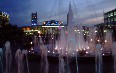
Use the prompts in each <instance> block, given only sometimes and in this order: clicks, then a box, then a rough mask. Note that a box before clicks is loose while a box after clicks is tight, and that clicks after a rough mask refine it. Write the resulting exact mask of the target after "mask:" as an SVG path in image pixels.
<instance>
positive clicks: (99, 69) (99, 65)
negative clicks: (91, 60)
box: [95, 44, 103, 73]
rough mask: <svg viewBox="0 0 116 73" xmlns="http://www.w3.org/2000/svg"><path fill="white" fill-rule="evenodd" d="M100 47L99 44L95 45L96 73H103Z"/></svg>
mask: <svg viewBox="0 0 116 73" xmlns="http://www.w3.org/2000/svg"><path fill="white" fill-rule="evenodd" d="M101 49H102V46H101V44H97V45H96V51H95V66H96V73H103V61H102V50H101Z"/></svg>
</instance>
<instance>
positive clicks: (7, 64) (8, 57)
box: [5, 41, 12, 73]
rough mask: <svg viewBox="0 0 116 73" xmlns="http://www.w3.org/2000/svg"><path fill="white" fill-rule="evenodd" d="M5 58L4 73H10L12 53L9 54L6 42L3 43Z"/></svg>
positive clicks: (8, 46)
mask: <svg viewBox="0 0 116 73" xmlns="http://www.w3.org/2000/svg"><path fill="white" fill-rule="evenodd" d="M5 48H6V51H5V57H6V73H12V70H11V68H12V67H11V65H12V64H11V63H12V52H11V48H10V42H9V41H6V43H5Z"/></svg>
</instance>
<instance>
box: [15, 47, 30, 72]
mask: <svg viewBox="0 0 116 73" xmlns="http://www.w3.org/2000/svg"><path fill="white" fill-rule="evenodd" d="M24 59H26V60H24ZM15 60H16V63H17V73H26V72H25V71H26V70H25V67H24V65H25V63H24V62H26V67H27V73H29V64H28V57H27V50H22V51H21V50H20V49H18V50H17V51H16V54H15Z"/></svg>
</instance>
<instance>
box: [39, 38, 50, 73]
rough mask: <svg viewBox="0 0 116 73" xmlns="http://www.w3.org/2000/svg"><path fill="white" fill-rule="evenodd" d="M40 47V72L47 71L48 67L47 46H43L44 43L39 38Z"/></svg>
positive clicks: (44, 72)
mask: <svg viewBox="0 0 116 73" xmlns="http://www.w3.org/2000/svg"><path fill="white" fill-rule="evenodd" d="M40 42H41V45H40V49H41V70H40V72H42V73H48V70H49V69H48V68H49V64H48V59H47V52H48V51H47V48H46V47H45V45H44V44H43V42H42V38H40Z"/></svg>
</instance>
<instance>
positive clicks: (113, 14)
mask: <svg viewBox="0 0 116 73" xmlns="http://www.w3.org/2000/svg"><path fill="white" fill-rule="evenodd" d="M104 23H105V24H111V25H116V9H114V10H111V11H108V12H106V13H104Z"/></svg>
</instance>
